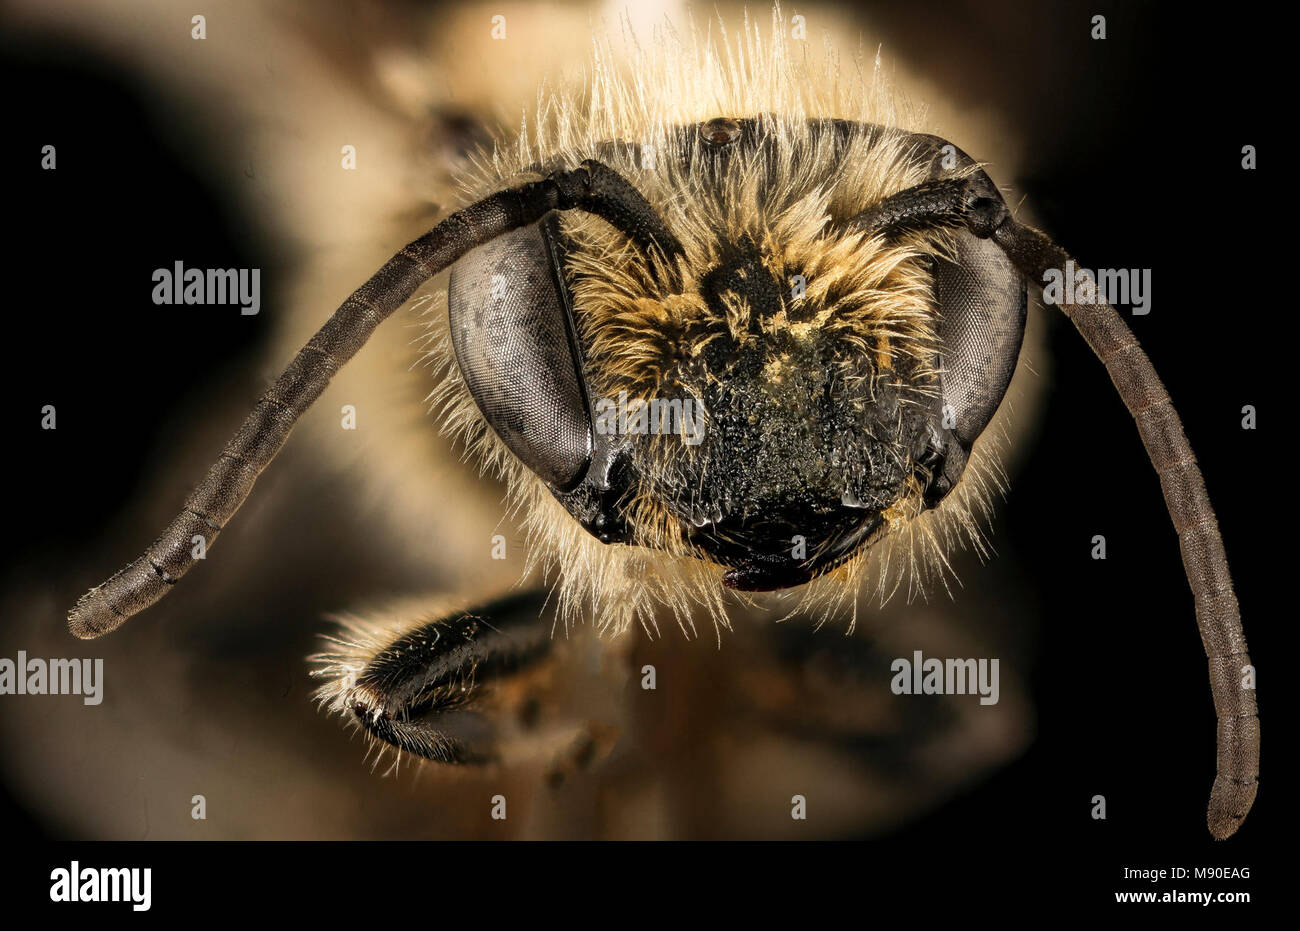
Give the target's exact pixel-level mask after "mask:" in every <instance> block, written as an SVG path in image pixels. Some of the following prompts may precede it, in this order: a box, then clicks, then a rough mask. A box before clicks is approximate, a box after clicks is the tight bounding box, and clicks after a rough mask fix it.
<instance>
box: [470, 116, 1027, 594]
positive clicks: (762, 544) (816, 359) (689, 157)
mask: <svg viewBox="0 0 1300 931" xmlns="http://www.w3.org/2000/svg"><path fill="white" fill-rule="evenodd" d="M939 142H942V140H939ZM938 148H940V146H938V145H937V144H936V142H935V141H934V140H933V139H932V137H924V136H916V135H913V134H908V133H901V132H898V131H894V130H887V129H884V128H882V127H878V126H873V125H870V124H848V123H845V122H843V121H810V122H795V121H792V120H778V119H775V118H751V119H731V118H716V119H711V120H708V121H705V122H703V123H700V124H697V125H691V126H684V127H678V128H676V129H674V130H672V131H670V132H669V133H668V134H666V136H665V137H663V138H661V139H658V140H657V141H656V142H654V143H651V144H650V145H648V146H647V145H640V146H630V145H626V144H614V143H602V144H599V145H597V146H596V147H595V150H596V151H597V152H598V153H599V154H600V155H601V157H602V158H604V159H606V160H608V161H610V162H612V163H614V164H615V165H616V166H617V169H618V170H621V171H623V172H626V173H628V174H629V175H632V174H633V173H635V176H636V177H637V179H638V185H639V186H641V187H643V188H645V190H646V191H647V197H648V198H649V201H650V204H651V205H652V206H653V207H654V209H656V210H657V211H658V212H659V213H660V215H662V216H663V217H664V223H665V225H666V226H667V227H668V229H669V230H671V233H672V235H674V236H675V237H676V239H677V240H678V241H679V243H680V254H679V255H676V256H675V257H673V258H672V259H670V258H669V257H667V256H666V255H664V254H662V253H660V252H658V251H655V250H649V251H638V250H636V249H635V248H632V247H631V246H630V245H629V243H628V240H627V237H625V236H621V235H619V234H618V233H617V231H615V230H614V229H613V228H612V227H611V225H610V223H608V222H606V221H605V220H604V219H601V218H598V217H581V216H565V217H563V218H561V217H559V216H558V215H552V216H550V217H548V218H546V219H544V220H543V221H542V222H540V223H538V224H537V226H536V228H535V230H533V231H531V232H529V231H521V232H520V233H519V234H517V240H516V241H515V242H514V244H508V245H493V246H491V247H489V248H485V249H481V250H479V252H480V253H482V254H481V255H475V254H471V256H469V257H467V259H466V260H463V261H462V263H461V264H460V265H459V266H457V268H456V269H455V270H453V274H452V282H451V286H450V305H449V306H450V316H451V319H452V321H453V330H452V339H453V343H454V344H455V346H456V353H457V361H458V364H459V367H460V371H461V374H462V376H463V377H464V378H465V381H466V383H467V384H468V386H469V388H470V393H471V395H472V396H473V398H474V401H475V403H476V404H477V406H478V408H479V411H480V412H481V413H482V415H483V417H484V418H485V420H486V421H487V423H488V424H489V425H490V426H491V427H492V428H493V429H494V431H495V432H496V434H497V436H498V437H500V438H501V439H502V440H504V441H505V443H506V445H507V447H509V449H510V451H511V452H512V453H514V455H515V456H516V457H517V458H518V459H519V460H520V461H521V462H522V463H523V464H524V465H526V466H528V468H529V469H531V470H532V472H533V473H534V474H536V475H537V476H538V477H540V478H542V479H543V480H544V481H545V482H546V483H547V485H548V487H549V489H550V490H551V492H552V493H553V494H554V495H555V497H556V498H557V499H558V500H559V501H560V503H561V504H563V505H564V507H565V509H566V510H567V511H568V513H569V514H570V515H571V516H572V517H573V518H574V519H575V520H576V521H577V522H578V523H579V524H580V525H581V526H582V527H583V528H585V529H586V530H587V531H588V532H590V533H591V534H592V535H593V536H594V537H596V538H597V539H598V540H600V541H601V542H602V543H606V544H623V543H627V544H634V545H639V546H643V547H648V548H650V549H657V550H664V551H669V552H673V553H685V554H689V555H690V556H693V557H695V558H699V559H702V560H704V561H706V562H707V563H709V564H713V565H717V566H721V567H723V568H724V569H725V572H724V574H723V576H722V580H721V581H722V583H723V584H724V585H726V586H727V587H731V588H736V589H742V590H770V589H776V588H785V587H790V586H794V585H799V584H802V583H805V582H807V581H809V580H811V579H813V578H815V577H816V576H818V575H821V574H824V573H826V572H827V571H829V570H831V569H834V568H836V567H837V566H840V565H842V564H843V563H845V562H846V561H847V560H849V559H851V558H853V557H854V556H855V555H857V554H858V553H860V552H862V551H863V550H865V549H866V548H867V547H869V545H870V544H871V543H872V542H873V541H874V540H876V539H878V538H879V537H880V536H882V535H884V534H886V533H888V532H889V531H890V530H891V529H893V528H895V527H896V526H897V525H899V524H902V523H905V522H906V521H907V520H909V519H910V518H912V517H914V516H916V515H917V514H919V513H920V512H921V511H923V510H925V509H926V508H927V507H933V506H935V505H937V504H938V503H939V502H940V501H941V500H942V499H943V498H944V496H945V495H946V494H947V492H948V491H950V490H951V489H952V487H953V486H954V485H955V484H956V482H957V481H958V480H959V478H960V476H961V472H962V469H963V468H964V465H965V461H966V454H967V453H968V452H969V448H970V444H971V443H972V442H973V441H974V439H975V438H976V437H977V436H978V435H979V433H980V432H981V431H982V430H983V427H984V426H985V424H987V422H988V420H989V419H990V418H991V416H992V413H993V411H994V409H995V408H996V406H997V404H998V403H999V402H1000V401H1001V397H1002V394H1003V393H1004V392H1005V390H1006V386H1007V382H1008V381H1009V376H1010V372H1011V369H1012V368H1013V367H1014V362H1015V357H1016V354H1017V353H1018V350H1019V333H1020V330H1019V329H1017V330H1016V332H1014V333H1012V334H1009V338H1006V339H1002V340H1001V341H1000V342H999V341H986V342H991V343H992V345H991V346H989V345H986V346H984V347H983V348H984V349H985V350H986V352H995V353H997V354H998V356H999V358H998V359H996V360H989V359H987V358H984V359H980V360H979V366H978V367H979V371H980V372H981V374H986V373H988V372H989V371H993V372H995V373H998V377H997V378H995V379H994V381H995V382H996V383H993V384H988V385H984V386H981V388H980V390H979V391H977V392H975V394H976V395H977V396H976V397H974V398H971V397H966V398H962V399H960V403H961V405H962V411H963V412H964V414H966V415H967V416H966V421H967V423H966V424H965V430H964V432H963V433H960V434H959V433H958V431H957V430H956V429H955V428H956V426H957V424H956V421H955V420H954V419H953V417H952V416H951V415H952V405H951V404H949V403H948V401H949V400H952V399H948V398H945V388H946V387H948V388H951V387H953V386H952V384H951V383H949V384H947V385H946V384H945V382H944V379H943V371H944V367H945V361H946V360H945V358H944V357H945V348H946V347H945V342H944V336H945V326H946V325H948V324H951V322H952V320H950V319H949V317H952V318H955V319H958V320H959V321H960V320H961V319H964V316H963V315H962V314H953V315H945V314H944V313H943V312H942V311H941V309H940V308H938V307H937V300H938V297H939V295H940V289H942V288H944V286H945V282H946V281H947V279H948V278H949V277H951V275H953V274H954V273H955V270H960V269H963V268H964V267H965V266H963V265H961V264H960V260H959V257H958V256H957V255H956V250H957V248H959V246H957V245H954V242H953V241H952V238H951V237H944V236H940V235H936V234H934V233H930V234H925V235H916V236H909V237H901V238H900V237H887V236H885V235H883V234H881V233H880V232H879V231H876V230H872V229H866V228H862V227H861V226H859V225H855V224H854V223H853V222H852V218H853V217H854V216H855V215H857V214H859V213H860V212H861V211H862V210H863V209H864V208H866V207H867V206H869V205H870V204H872V203H874V202H876V201H878V200H879V199H880V197H881V196H882V195H886V194H888V193H892V192H893V191H894V190H896V189H902V188H905V187H909V186H911V185H913V184H916V183H918V182H920V181H923V180H925V179H926V178H928V177H930V176H931V175H933V174H934V172H935V166H934V164H933V163H934V156H935V152H936V150H937V149H938ZM647 149H653V150H655V151H657V152H661V153H665V157H663V158H662V160H661V161H659V163H658V164H657V165H656V166H655V168H654V169H653V170H647V169H646V168H645V167H644V166H645V164H646V162H647V159H646V157H645V152H646V150H647ZM864 165H865V166H867V167H866V168H865V169H864ZM962 167H963V168H967V167H968V166H962ZM971 241H972V242H974V241H975V240H973V238H971ZM968 277H969V274H968ZM1006 277H1007V278H1009V279H1013V285H1014V286H1013V287H1011V288H1009V289H1008V288H1006V287H1005V284H1006V283H1005V282H1003V283H1001V285H1000V287H1002V290H1003V291H1006V292H1007V298H1008V299H1007V300H1006V301H1004V302H1003V303H1004V304H1009V309H1010V313H1009V314H1001V315H999V319H1010V320H1012V321H1018V326H1020V327H1022V326H1023V319H1024V318H1023V310H1024V300H1025V297H1024V287H1023V282H1021V281H1020V280H1019V278H1018V276H1015V274H1014V272H1013V271H1009V270H1008V271H1007V273H1006ZM964 285H965V287H966V290H964V291H963V292H962V299H963V300H965V299H966V295H967V294H969V292H970V282H969V281H967V282H964ZM491 287H495V289H496V296H495V297H494V296H493V295H492V294H490V293H489V294H485V293H484V292H485V291H489V290H490V288H491ZM521 296H522V297H521ZM1017 301H1018V305H1017V304H1016V302H1017ZM964 306H965V305H962V307H959V308H958V309H959V310H960V309H963V307H964ZM966 322H967V324H970V321H969V320H968V321H966ZM948 329H949V330H951V326H948ZM488 331H491V332H488ZM521 333H523V334H525V335H524V338H522V339H521V338H520V334H521ZM506 344H510V345H509V346H508V347H507V348H505V349H501V348H500V347H503V346H506ZM958 361H960V360H958ZM990 361H994V362H995V363H996V364H994V365H992V366H990V365H989V364H988V363H989V362H990ZM489 370H490V371H489ZM1003 375H1004V376H1005V377H1002V376H1003Z"/></svg>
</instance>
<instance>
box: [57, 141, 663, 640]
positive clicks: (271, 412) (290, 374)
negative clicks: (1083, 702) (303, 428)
mask: <svg viewBox="0 0 1300 931" xmlns="http://www.w3.org/2000/svg"><path fill="white" fill-rule="evenodd" d="M569 209H577V210H584V211H586V212H588V213H593V214H596V215H597V216H600V217H602V218H604V219H605V220H607V221H608V222H609V223H611V224H612V225H614V226H615V227H617V228H618V229H620V230H621V231H623V232H624V233H625V234H626V235H627V236H628V237H629V238H631V239H632V240H633V241H634V242H635V243H636V244H637V245H638V246H639V247H640V248H642V249H643V250H649V249H650V248H656V249H659V250H660V251H661V252H662V253H663V254H664V256H665V257H666V258H668V259H670V260H671V259H672V258H673V257H675V256H676V255H679V254H680V253H681V251H682V248H681V244H680V243H679V242H678V241H677V239H676V238H675V237H674V236H673V234H672V233H671V232H670V231H669V230H668V228H667V226H666V225H665V224H664V222H663V220H662V219H661V218H660V217H659V215H658V214H657V213H656V212H655V210H654V208H653V207H652V206H651V205H650V204H649V202H647V201H646V199H645V198H644V197H643V196H642V195H641V193H640V192H639V191H637V189H636V188H635V187H634V186H633V185H632V184H631V183H630V182H628V181H627V180H626V179H624V178H623V177H622V176H621V175H619V174H618V173H617V172H615V171H614V170H613V169H611V168H609V167H607V166H605V165H603V164H601V163H600V162H596V161H586V162H583V163H582V165H581V166H580V167H578V168H575V169H572V170H561V171H556V172H554V173H552V174H551V175H549V176H548V177H546V178H545V179H543V180H541V181H533V182H529V183H526V184H523V185H520V186H518V187H514V188H510V189H508V190H504V191H498V192H497V193H495V194H491V195H489V196H488V197H485V198H484V199H482V200H480V201H478V202H477V203H474V204H472V205H470V206H468V207H466V208H465V209H463V210H459V211H457V212H455V213H453V214H451V215H450V216H448V217H447V218H446V219H444V220H443V221H442V222H440V223H439V224H438V225H437V226H435V227H434V228H433V229H431V230H430V231H429V232H427V233H425V234H424V235H423V236H421V237H420V238H419V239H416V240H414V241H413V242H411V243H409V244H407V245H406V246H404V247H403V248H402V249H400V250H399V251H398V252H397V254H396V255H394V256H393V257H392V258H391V259H389V260H388V261H387V262H386V263H385V264H384V266H383V268H381V269H379V271H378V272H376V273H375V274H374V276H372V277H371V278H370V280H369V281H367V282H366V283H365V284H363V285H362V286H361V287H359V288H357V289H356V291H354V292H353V293H352V294H351V296H349V297H348V299H347V300H345V301H344V302H343V304H342V305H341V306H340V307H339V308H338V310H336V311H335V312H334V313H333V314H332V315H331V316H330V318H329V319H328V320H327V321H325V324H324V326H322V327H321V328H320V329H319V330H317V331H316V334H315V335H314V336H312V338H311V339H309V340H308V341H307V344H306V345H305V346H303V347H302V349H300V350H299V351H298V354H297V355H296V356H294V359H293V361H292V362H290V363H289V365H288V367H287V368H286V369H285V370H284V371H283V372H281V373H280V377H279V378H277V379H276V380H275V382H274V383H273V384H272V385H271V387H270V388H268V389H267V390H266V393H265V394H263V395H262V397H261V398H260V399H259V400H258V402H257V403H256V404H255V405H254V407H253V410H252V412H250V413H249V415H248V417H247V418H246V419H245V420H244V423H243V425H242V426H240V428H239V430H238V431H236V433H235V435H234V436H233V437H232V438H231V439H230V442H228V443H227V444H226V446H225V448H224V449H223V450H222V451H221V454H220V456H218V457H217V461H216V462H215V463H214V464H213V465H212V467H211V468H210V469H209V470H208V474H207V475H206V476H204V478H203V480H202V481H201V482H200V483H199V484H198V486H197V487H195V488H194V490H193V491H192V492H191V493H190V495H189V497H188V498H186V500H185V504H184V506H183V507H182V508H181V512H180V513H179V514H178V515H177V516H176V517H175V518H174V519H173V520H172V522H171V523H170V524H168V525H167V528H166V529H165V530H164V531H163V532H162V534H161V535H160V536H159V537H158V538H157V539H156V540H155V541H154V542H153V543H151V544H150V545H149V546H148V547H147V548H146V549H145V551H144V553H143V554H142V555H141V556H140V557H139V558H138V559H136V560H135V561H134V562H132V563H131V564H130V565H128V566H127V567H126V568H124V569H122V570H121V571H119V572H118V573H117V574H115V575H113V576H112V577H111V578H110V579H109V580H108V581H106V582H104V583H103V584H102V585H97V586H95V587H94V588H92V589H91V590H90V591H88V592H87V593H86V594H85V595H83V596H82V597H81V599H80V600H79V601H78V602H77V604H76V606H75V607H74V608H73V609H72V611H71V612H70V613H69V614H68V628H69V630H71V631H72V633H73V634H74V635H76V636H78V637H81V638H83V639H89V638H92V637H98V636H100V635H102V634H106V633H108V632H109V631H111V630H115V629H116V628H117V627H118V626H120V625H121V624H122V623H123V622H124V621H125V620H126V619H127V618H129V617H131V616H132V615H133V614H137V613H139V612H140V611H143V610H144V609H145V608H147V607H149V606H150V605H152V604H154V603H155V602H157V601H158V600H159V599H160V598H162V597H163V596H164V595H166V594H167V593H168V592H169V591H171V589H172V587H173V586H174V585H175V584H176V582H177V581H178V580H179V579H180V578H181V577H182V576H184V575H185V573H186V572H188V571H189V570H190V569H191V568H193V566H194V564H195V562H197V559H196V557H195V555H194V554H195V552H197V551H199V544H200V543H201V545H202V552H204V553H206V550H207V548H208V547H210V546H211V545H212V543H213V541H215V540H216V538H217V535H218V534H219V533H220V532H221V530H222V529H223V528H224V527H225V526H226V524H227V523H228V522H229V521H230V519H231V518H232V517H233V516H234V514H235V512H236V511H238V510H239V507H240V505H242V504H243V503H244V499H245V498H247V497H248V494H249V492H250V491H252V488H253V483H254V482H256V481H257V477H258V476H259V475H260V474H261V473H262V470H263V469H265V468H266V467H267V466H268V465H269V464H270V462H271V460H272V459H274V458H275V455H276V453H278V452H279V451H280V447H281V446H283V445H284V442H285V440H286V439H287V438H288V436H289V432H290V431H291V430H292V429H293V425H294V424H295V423H296V422H297V420H298V418H299V417H301V416H302V415H303V414H304V413H305V412H306V410H307V409H308V408H309V407H310V406H311V405H312V403H313V402H314V401H315V400H316V399H317V398H319V397H320V395H321V393H322V392H323V391H324V390H325V388H326V386H327V385H328V384H329V382H330V379H331V378H333V377H334V374H335V373H336V372H337V371H338V370H339V369H340V368H341V367H342V366H343V364H344V363H346V362H347V361H348V360H349V359H351V358H352V357H353V356H354V355H355V354H356V353H357V351H358V350H360V349H361V347H362V346H363V345H365V343H366V341H367V340H368V339H369V338H370V335H371V334H372V333H373V332H374V331H375V329H376V328H377V327H378V326H379V324H381V323H383V322H384V320H386V319H387V318H388V317H389V316H390V315H391V314H392V313H393V312H394V311H395V310H397V309H398V308H399V307H401V306H402V305H403V304H405V303H406V301H407V299H408V298H409V297H410V296H411V295H412V294H414V293H415V291H416V289H417V288H419V287H420V286H421V285H422V284H423V283H424V282H425V281H427V280H428V279H430V278H432V277H433V276H435V275H437V274H439V273H440V272H442V271H443V270H445V269H446V268H447V267H448V266H450V265H452V264H453V263H454V262H456V260H458V259H459V258H461V256H463V255H465V253H467V252H469V251H470V250H471V249H474V248H475V247H477V246H481V245H483V244H484V243H486V242H489V241H490V240H492V239H495V238H496V237H498V236H501V235H502V234H504V233H508V232H510V231H511V230H515V229H518V228H520V227H523V226H527V225H529V224H531V223H535V222H537V221H538V220H540V219H541V218H542V217H543V216H544V215H545V214H547V213H549V212H550V211H552V210H569Z"/></svg>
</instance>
